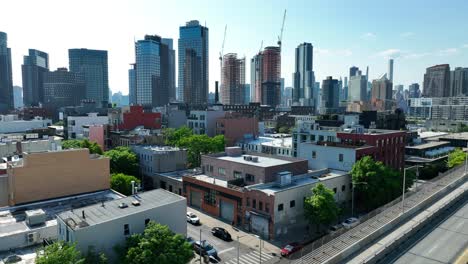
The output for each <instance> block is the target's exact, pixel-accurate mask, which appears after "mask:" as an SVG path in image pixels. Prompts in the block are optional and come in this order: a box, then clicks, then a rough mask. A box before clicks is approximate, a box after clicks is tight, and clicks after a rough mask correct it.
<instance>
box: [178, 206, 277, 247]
mask: <svg viewBox="0 0 468 264" xmlns="http://www.w3.org/2000/svg"><path fill="white" fill-rule="evenodd" d="M187 211H190V212H193V213H195V214H196V215H197V216H198V217H199V218H200V221H201V223H202V224H203V225H206V226H208V227H210V228H211V227H215V226H218V227H222V228H224V229H226V230H227V231H228V232H229V233H230V234H231V236H232V239H233V240H234V241H237V236H239V242H240V243H241V244H244V245H245V246H247V247H249V248H251V249H254V250H258V251H259V250H260V248H259V245H260V241H259V239H258V237H255V235H254V234H251V233H247V232H244V231H242V230H240V229H237V228H235V227H234V228H233V226H231V225H230V224H227V223H225V222H223V221H221V220H219V219H216V218H214V217H212V216H209V215H207V214H205V213H204V212H202V211H200V210H197V209H195V208H192V207H188V206H187ZM262 253H266V254H276V255H277V256H279V254H280V248H279V247H277V246H275V245H273V244H272V243H270V242H269V241H266V240H262Z"/></svg>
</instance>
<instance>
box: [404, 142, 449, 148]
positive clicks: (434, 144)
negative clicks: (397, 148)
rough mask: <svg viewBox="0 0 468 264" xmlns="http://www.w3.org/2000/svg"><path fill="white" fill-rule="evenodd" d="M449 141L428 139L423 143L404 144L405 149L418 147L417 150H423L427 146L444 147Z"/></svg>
mask: <svg viewBox="0 0 468 264" xmlns="http://www.w3.org/2000/svg"><path fill="white" fill-rule="evenodd" d="M449 144H450V143H449V142H446V141H429V142H427V143H424V144H419V145H415V146H406V148H407V149H418V150H424V149H428V148H434V147H444V146H447V145H449Z"/></svg>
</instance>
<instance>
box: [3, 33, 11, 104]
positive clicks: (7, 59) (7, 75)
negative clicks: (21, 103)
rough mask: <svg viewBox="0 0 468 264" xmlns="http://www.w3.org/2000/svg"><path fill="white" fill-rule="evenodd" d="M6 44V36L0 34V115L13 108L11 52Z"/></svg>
mask: <svg viewBox="0 0 468 264" xmlns="http://www.w3.org/2000/svg"><path fill="white" fill-rule="evenodd" d="M7 43H8V42H7V34H6V33H4V32H0V113H6V112H8V110H10V109H13V108H14V101H13V77H12V71H11V50H10V48H8V45H7Z"/></svg>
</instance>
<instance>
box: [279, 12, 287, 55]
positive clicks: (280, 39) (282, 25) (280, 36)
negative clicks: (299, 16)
mask: <svg viewBox="0 0 468 264" xmlns="http://www.w3.org/2000/svg"><path fill="white" fill-rule="evenodd" d="M285 20H286V9H285V10H284V15H283V23H282V24H281V32H280V35H279V36H278V46H279V48H280V50H281V43H282V41H283V31H284V21H285Z"/></svg>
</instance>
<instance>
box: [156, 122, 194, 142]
mask: <svg viewBox="0 0 468 264" xmlns="http://www.w3.org/2000/svg"><path fill="white" fill-rule="evenodd" d="M163 134H164V138H165V139H166V144H167V145H170V146H176V145H177V144H178V143H179V142H180V140H181V139H183V138H187V137H190V136H192V135H193V132H192V129H190V128H189V127H187V126H183V127H181V128H178V129H173V128H166V129H165V130H164V131H163Z"/></svg>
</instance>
